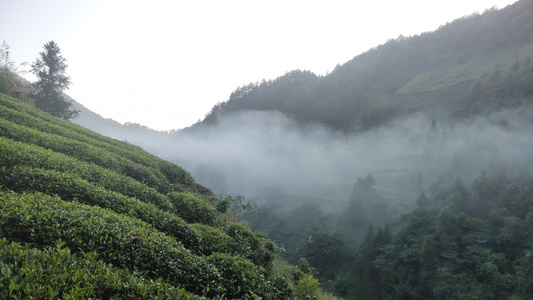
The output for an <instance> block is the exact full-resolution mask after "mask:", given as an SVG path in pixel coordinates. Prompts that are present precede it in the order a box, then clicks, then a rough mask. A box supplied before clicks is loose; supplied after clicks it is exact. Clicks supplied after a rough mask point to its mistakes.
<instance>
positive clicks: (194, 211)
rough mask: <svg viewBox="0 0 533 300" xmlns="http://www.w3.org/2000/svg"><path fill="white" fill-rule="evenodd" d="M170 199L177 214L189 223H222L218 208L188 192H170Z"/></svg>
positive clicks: (214, 224)
mask: <svg viewBox="0 0 533 300" xmlns="http://www.w3.org/2000/svg"><path fill="white" fill-rule="evenodd" d="M168 199H169V201H170V203H171V204H172V206H173V210H174V211H175V213H176V214H177V215H179V216H180V217H182V218H183V219H184V220H185V221H187V222H188V223H202V224H206V225H210V226H218V225H220V224H221V222H222V221H221V219H220V216H219V214H218V212H217V210H216V209H215V208H214V207H213V206H210V205H208V204H207V203H206V202H204V201H203V200H200V199H198V198H196V197H194V196H191V195H190V194H186V193H170V194H168Z"/></svg>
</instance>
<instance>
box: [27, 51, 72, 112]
mask: <svg viewBox="0 0 533 300" xmlns="http://www.w3.org/2000/svg"><path fill="white" fill-rule="evenodd" d="M44 50H45V51H44V52H41V53H39V55H40V57H39V58H37V60H36V61H35V62H34V63H33V64H32V65H31V67H32V69H31V72H32V73H34V74H35V75H37V77H38V80H37V82H35V83H33V84H32V88H33V92H34V97H35V107H37V108H39V109H41V110H43V111H45V112H47V113H49V114H51V115H54V116H56V117H60V118H63V119H65V120H69V119H72V118H74V119H75V118H76V117H77V116H78V111H77V110H75V109H73V108H72V102H70V101H67V100H66V99H65V98H64V97H63V95H62V94H63V91H64V90H65V89H68V86H69V85H70V77H68V76H67V74H66V69H67V64H66V61H67V60H66V59H65V58H64V57H63V56H61V50H60V49H59V47H58V46H57V44H56V43H55V42H54V41H50V42H48V43H46V44H44Z"/></svg>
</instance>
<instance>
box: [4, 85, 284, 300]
mask: <svg viewBox="0 0 533 300" xmlns="http://www.w3.org/2000/svg"><path fill="white" fill-rule="evenodd" d="M216 200H217V197H216V196H215V195H213V194H212V192H211V191H210V190H209V189H207V188H205V187H203V186H201V185H199V184H197V183H196V182H195V181H194V179H193V178H192V177H191V175H190V174H189V173H188V172H186V171H185V170H183V169H182V168H180V167H178V166H176V165H174V164H172V163H169V162H167V161H164V160H162V159H159V158H157V157H155V156H153V155H150V154H148V153H147V152H145V151H144V150H142V149H141V148H139V147H136V146H133V145H131V144H128V143H127V142H121V141H118V140H113V139H110V138H107V137H104V136H101V135H98V134H96V133H94V132H92V131H89V130H86V129H84V128H82V127H80V126H78V125H75V124H73V123H71V122H69V121H64V120H60V119H58V118H55V117H53V116H51V115H48V114H46V113H44V112H41V111H39V110H37V109H34V108H32V107H30V106H29V105H27V104H25V103H22V102H20V101H19V100H16V99H14V98H11V97H8V96H6V95H4V94H0V291H5V293H3V295H0V299H87V298H93V299H199V298H215V299H254V298H262V299H286V298H291V297H292V296H291V295H293V289H292V285H293V280H292V278H290V274H289V273H284V274H281V273H280V272H276V271H273V264H274V260H275V258H276V247H275V245H274V244H273V243H272V242H271V241H270V240H269V239H268V238H267V237H266V236H265V235H262V234H258V233H254V232H252V231H251V230H249V229H248V228H247V227H246V226H244V225H241V224H238V223H232V222H229V221H228V218H226V217H225V215H223V214H220V213H219V212H218V211H217V210H216V209H215V207H214V206H213V204H214V203H215V201H216Z"/></svg>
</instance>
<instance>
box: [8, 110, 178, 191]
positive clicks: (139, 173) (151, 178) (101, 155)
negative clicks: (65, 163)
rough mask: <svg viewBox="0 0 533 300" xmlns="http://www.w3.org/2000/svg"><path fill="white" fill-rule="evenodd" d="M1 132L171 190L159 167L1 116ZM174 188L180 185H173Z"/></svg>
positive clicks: (160, 189) (149, 184)
mask: <svg viewBox="0 0 533 300" xmlns="http://www.w3.org/2000/svg"><path fill="white" fill-rule="evenodd" d="M0 135H1V136H4V137H6V138H10V139H12V140H16V141H19V142H23V143H26V144H31V145H36V146H40V147H43V148H45V149H50V150H52V151H54V152H59V153H62V154H65V155H68V156H70V157H73V158H76V159H78V160H80V161H84V162H87V163H94V164H96V165H98V166H100V167H103V168H106V169H108V170H111V171H115V172H117V173H119V174H122V175H126V176H128V177H131V178H133V179H135V180H137V181H139V182H142V183H144V184H146V185H148V186H150V187H153V188H155V189H157V190H158V191H160V192H162V193H166V192H169V191H170V189H171V184H170V182H169V181H168V179H167V178H166V177H165V176H164V175H163V174H162V173H161V172H159V171H158V170H155V169H154V168H152V167H147V166H144V165H141V164H139V163H136V162H133V161H131V160H129V159H126V158H124V157H122V156H120V155H117V154H114V153H113V152H109V151H105V150H103V149H101V148H98V147H96V146H93V145H91V144H88V143H84V142H80V141H76V140H72V139H69V138H66V137H63V136H59V135H55V134H50V133H43V132H39V131H38V130H36V129H33V128H28V127H25V126H21V125H18V124H13V123H12V122H9V121H7V120H5V119H0ZM175 188H179V187H177V186H176V187H175Z"/></svg>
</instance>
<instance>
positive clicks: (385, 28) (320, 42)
mask: <svg viewBox="0 0 533 300" xmlns="http://www.w3.org/2000/svg"><path fill="white" fill-rule="evenodd" d="M514 2H516V0H446V1H443V0H404V1H398V0H379V1H376V0H367V1H354V0H351V1H349V0H346V1H344V0H343V1H341V0H327V1H326V0H323V1H314V0H284V1H281V0H269V1H263V0H261V1H254V0H226V1H224V0H206V1H202V0H195V1H193V0H190V1H181V0H180V1H170V0H169V1H163V0H151V1H148V0H146V1H135V0H124V1H118V0H92V1H73V0H0V42H2V41H3V40H5V41H6V42H7V43H8V44H9V45H10V47H11V52H12V59H13V60H14V61H15V63H17V64H19V63H22V62H29V63H31V62H33V61H34V60H35V59H36V58H37V56H38V53H39V52H41V51H42V50H43V45H44V44H45V43H46V42H48V41H51V40H54V41H55V42H56V43H57V44H58V45H59V47H60V48H61V52H62V55H63V56H64V57H65V58H66V59H67V63H68V65H69V67H68V69H67V73H68V75H69V76H70V77H71V79H72V84H71V86H70V90H68V91H67V93H68V94H69V95H70V96H72V97H73V98H74V99H75V100H76V101H78V102H80V103H82V104H83V105H84V106H86V107H87V108H89V109H91V110H93V111H94V112H96V113H98V114H100V115H102V116H103V117H106V118H112V119H114V120H116V121H119V122H134V123H140V124H142V125H145V126H148V127H151V128H154V129H159V130H168V129H179V128H183V127H187V126H190V125H192V124H194V123H195V122H196V121H197V120H198V119H203V117H204V116H205V115H206V114H207V113H208V112H209V111H210V110H211V108H212V107H213V105H215V104H216V103H217V102H221V101H226V100H227V99H228V98H229V95H230V93H231V92H232V91H233V90H235V89H236V88H237V87H238V86H242V85H245V84H248V83H250V82H256V81H261V80H262V79H274V78H276V77H278V76H281V75H283V74H284V73H285V72H287V71H290V70H294V69H301V70H310V71H312V72H314V73H316V74H326V72H328V71H330V70H332V69H333V68H334V67H335V66H336V65H337V64H343V63H345V62H346V61H348V60H350V59H351V58H353V57H354V56H356V55H358V54H360V53H361V52H364V51H366V50H368V49H370V48H372V47H375V46H377V45H379V44H382V43H384V42H386V41H387V40H388V39H390V38H396V37H398V36H399V35H400V34H403V35H405V36H410V35H414V34H418V33H421V32H425V31H432V30H435V29H437V28H438V27H439V26H440V25H444V24H445V23H446V22H450V21H453V20H454V19H457V18H459V17H462V16H465V15H470V14H472V13H474V12H483V11H484V10H485V9H487V8H491V7H493V6H496V7H498V8H503V7H505V6H506V5H508V4H511V3H514Z"/></svg>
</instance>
